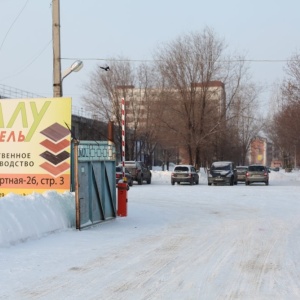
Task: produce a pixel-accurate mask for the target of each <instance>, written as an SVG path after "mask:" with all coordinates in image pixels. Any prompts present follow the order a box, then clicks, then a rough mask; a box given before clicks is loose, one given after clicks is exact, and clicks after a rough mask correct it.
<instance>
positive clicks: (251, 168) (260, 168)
mask: <svg viewBox="0 0 300 300" xmlns="http://www.w3.org/2000/svg"><path fill="white" fill-rule="evenodd" d="M249 171H252V172H264V171H265V167H264V166H249Z"/></svg>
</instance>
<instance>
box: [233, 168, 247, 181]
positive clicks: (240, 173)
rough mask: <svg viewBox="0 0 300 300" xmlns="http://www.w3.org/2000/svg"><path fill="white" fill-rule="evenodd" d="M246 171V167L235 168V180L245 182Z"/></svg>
mask: <svg viewBox="0 0 300 300" xmlns="http://www.w3.org/2000/svg"><path fill="white" fill-rule="evenodd" d="M247 170H248V166H237V167H236V171H237V180H238V181H243V182H245V179H246V172H247Z"/></svg>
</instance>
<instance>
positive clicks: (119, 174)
mask: <svg viewBox="0 0 300 300" xmlns="http://www.w3.org/2000/svg"><path fill="white" fill-rule="evenodd" d="M125 177H126V179H127V183H128V185H129V186H132V185H133V180H132V176H131V174H130V172H129V170H128V169H126V168H125ZM121 179H123V167H122V166H117V167H116V184H118V182H119V181H120V180H121Z"/></svg>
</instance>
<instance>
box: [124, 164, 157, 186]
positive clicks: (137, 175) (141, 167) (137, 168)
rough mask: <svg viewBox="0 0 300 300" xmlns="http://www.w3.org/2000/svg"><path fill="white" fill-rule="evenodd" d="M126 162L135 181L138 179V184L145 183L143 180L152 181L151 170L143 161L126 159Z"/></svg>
mask: <svg viewBox="0 0 300 300" xmlns="http://www.w3.org/2000/svg"><path fill="white" fill-rule="evenodd" d="M124 163H125V168H126V169H127V170H128V171H129V172H130V174H131V176H132V180H133V181H137V183H138V184H143V181H146V182H147V183H148V184H150V183H151V176H152V174H151V171H150V170H149V168H148V167H146V165H145V164H144V163H143V162H142V161H125V162H124ZM120 165H121V164H120Z"/></svg>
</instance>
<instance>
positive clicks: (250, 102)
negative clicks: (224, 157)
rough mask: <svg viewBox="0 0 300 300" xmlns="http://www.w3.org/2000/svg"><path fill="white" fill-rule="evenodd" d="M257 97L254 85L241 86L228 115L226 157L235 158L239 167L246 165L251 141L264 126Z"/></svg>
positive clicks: (257, 91) (257, 90)
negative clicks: (228, 142)
mask: <svg viewBox="0 0 300 300" xmlns="http://www.w3.org/2000/svg"><path fill="white" fill-rule="evenodd" d="M258 95H259V89H258V88H257V86H256V85H255V84H253V83H252V84H251V83H247V85H245V86H243V85H241V86H240V88H239V90H238V92H237V93H236V95H235V101H234V104H233V105H232V106H231V109H230V111H229V114H228V126H227V129H228V134H227V135H228V139H229V138H230V140H231V141H232V143H231V144H232V147H231V149H229V150H230V153H228V156H230V155H231V159H233V158H235V159H236V160H237V163H239V164H241V165H245V164H247V161H246V158H247V153H248V150H249V148H250V144H251V141H252V139H253V138H254V137H256V136H257V135H258V134H259V132H260V131H261V130H262V129H263V127H264V124H265V121H264V119H263V117H262V115H261V114H260V113H259V104H258Z"/></svg>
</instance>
